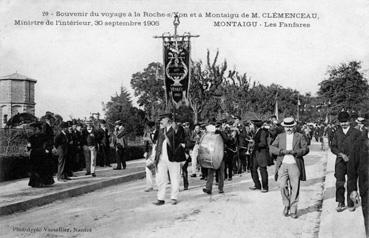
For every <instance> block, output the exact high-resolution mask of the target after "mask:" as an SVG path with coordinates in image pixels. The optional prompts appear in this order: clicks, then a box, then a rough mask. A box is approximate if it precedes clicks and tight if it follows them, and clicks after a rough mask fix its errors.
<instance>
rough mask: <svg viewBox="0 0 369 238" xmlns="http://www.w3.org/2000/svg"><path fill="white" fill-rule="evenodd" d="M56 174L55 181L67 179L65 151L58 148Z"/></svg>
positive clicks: (66, 155)
mask: <svg viewBox="0 0 369 238" xmlns="http://www.w3.org/2000/svg"><path fill="white" fill-rule="evenodd" d="M57 150H58V172H57V174H56V177H57V179H64V178H66V177H67V174H66V170H65V164H66V160H67V157H68V154H67V151H66V150H64V149H63V148H61V147H59V148H58V149H57Z"/></svg>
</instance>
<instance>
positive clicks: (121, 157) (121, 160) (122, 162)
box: [116, 145, 127, 169]
mask: <svg viewBox="0 0 369 238" xmlns="http://www.w3.org/2000/svg"><path fill="white" fill-rule="evenodd" d="M116 158H117V168H118V169H121V168H122V166H123V169H125V168H126V166H127V165H126V149H125V148H123V147H122V146H120V145H118V146H117V148H116Z"/></svg>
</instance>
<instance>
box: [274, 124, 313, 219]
mask: <svg viewBox="0 0 369 238" xmlns="http://www.w3.org/2000/svg"><path fill="white" fill-rule="evenodd" d="M282 126H283V127H284V129H285V132H284V133H282V134H279V135H278V136H277V137H276V139H275V140H274V142H273V143H272V144H271V145H270V151H271V152H272V153H273V154H275V155H277V156H278V157H277V161H276V176H275V178H276V180H277V179H278V182H279V184H280V190H281V195H282V202H283V205H284V209H283V215H284V216H288V213H290V215H291V217H292V218H295V219H296V218H297V204H298V201H299V195H300V180H301V181H305V180H306V174H305V164H304V159H303V156H304V155H306V154H307V153H308V152H309V148H308V146H307V142H306V139H305V137H304V136H303V135H302V134H300V133H297V132H295V126H296V122H295V120H294V118H292V117H287V118H285V119H284V120H283V122H282Z"/></svg>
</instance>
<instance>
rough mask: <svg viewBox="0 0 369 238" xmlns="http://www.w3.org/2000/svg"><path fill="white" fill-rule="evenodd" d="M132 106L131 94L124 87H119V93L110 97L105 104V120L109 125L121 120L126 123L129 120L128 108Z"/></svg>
mask: <svg viewBox="0 0 369 238" xmlns="http://www.w3.org/2000/svg"><path fill="white" fill-rule="evenodd" d="M131 108H132V100H131V95H130V94H129V92H128V91H127V89H125V88H124V87H121V89H120V93H119V94H118V93H117V94H116V95H115V96H113V97H111V99H110V101H109V102H108V103H107V104H106V120H107V122H108V123H109V124H110V125H114V122H115V121H118V120H121V121H122V122H123V123H125V124H127V123H128V122H129V120H128V119H129V115H130V110H131Z"/></svg>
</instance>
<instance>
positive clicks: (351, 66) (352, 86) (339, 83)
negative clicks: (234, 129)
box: [318, 61, 369, 112]
mask: <svg viewBox="0 0 369 238" xmlns="http://www.w3.org/2000/svg"><path fill="white" fill-rule="evenodd" d="M360 69H361V62H358V61H351V62H349V63H342V64H340V65H339V66H333V67H330V68H329V69H328V72H327V74H328V75H329V76H328V79H326V80H323V81H322V82H320V83H319V86H320V88H319V91H318V94H319V95H320V96H322V97H323V98H324V99H325V101H326V102H330V108H331V109H332V111H335V112H337V111H340V110H342V109H344V110H350V111H356V112H363V111H365V110H367V109H366V108H363V106H364V105H363V102H367V101H368V90H369V85H368V81H367V80H366V79H365V78H364V75H363V73H362V72H360Z"/></svg>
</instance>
